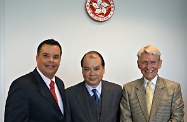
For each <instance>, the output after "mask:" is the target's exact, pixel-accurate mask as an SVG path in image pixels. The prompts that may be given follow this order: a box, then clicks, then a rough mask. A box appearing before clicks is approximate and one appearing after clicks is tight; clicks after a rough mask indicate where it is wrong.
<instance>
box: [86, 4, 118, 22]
mask: <svg viewBox="0 0 187 122" xmlns="http://www.w3.org/2000/svg"><path fill="white" fill-rule="evenodd" d="M114 10H115V6H114V2H113V0H86V11H87V13H88V15H89V16H90V17H91V18H92V19H94V20H96V21H99V22H103V21H106V20H108V19H110V18H111V17H112V15H113V14H114Z"/></svg>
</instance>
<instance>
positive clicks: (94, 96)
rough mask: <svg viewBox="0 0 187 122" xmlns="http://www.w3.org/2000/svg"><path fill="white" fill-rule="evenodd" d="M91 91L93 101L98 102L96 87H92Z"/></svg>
mask: <svg viewBox="0 0 187 122" xmlns="http://www.w3.org/2000/svg"><path fill="white" fill-rule="evenodd" d="M92 92H93V93H94V94H93V95H92V98H93V99H94V100H95V103H96V104H98V103H99V98H98V96H97V93H96V92H97V90H96V89H92Z"/></svg>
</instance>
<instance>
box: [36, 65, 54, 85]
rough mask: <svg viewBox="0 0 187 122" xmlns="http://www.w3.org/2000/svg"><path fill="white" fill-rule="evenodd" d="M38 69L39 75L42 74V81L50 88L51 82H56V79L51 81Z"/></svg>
mask: <svg viewBox="0 0 187 122" xmlns="http://www.w3.org/2000/svg"><path fill="white" fill-rule="evenodd" d="M36 69H37V71H38V73H39V74H40V76H41V77H42V79H43V80H44V82H45V83H46V84H47V86H48V87H49V84H50V82H51V80H52V81H54V82H55V77H53V78H52V79H49V78H48V77H46V76H45V75H44V74H43V73H42V72H41V71H40V70H39V68H38V67H37V68H36Z"/></svg>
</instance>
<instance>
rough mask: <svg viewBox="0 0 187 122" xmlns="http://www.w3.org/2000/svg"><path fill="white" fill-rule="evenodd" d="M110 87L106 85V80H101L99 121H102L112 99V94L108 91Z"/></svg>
mask: <svg viewBox="0 0 187 122" xmlns="http://www.w3.org/2000/svg"><path fill="white" fill-rule="evenodd" d="M110 91H111V90H110V87H108V85H107V82H106V81H102V95H101V96H102V98H101V99H102V105H101V106H102V109H101V117H100V122H104V121H105V118H106V116H107V113H108V109H109V108H110V102H111V101H112V98H113V97H112V94H111V93H110Z"/></svg>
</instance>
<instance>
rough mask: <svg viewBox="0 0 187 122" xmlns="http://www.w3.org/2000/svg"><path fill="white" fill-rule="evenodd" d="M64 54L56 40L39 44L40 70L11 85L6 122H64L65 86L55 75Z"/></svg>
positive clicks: (6, 108) (22, 77)
mask: <svg viewBox="0 0 187 122" xmlns="http://www.w3.org/2000/svg"><path fill="white" fill-rule="evenodd" d="M61 55H62V49H61V46H60V44H59V43H58V42H57V41H55V40H53V39H48V40H45V41H43V42H42V43H40V45H39V46H38V49H37V55H36V61H37V67H36V68H35V69H34V71H32V72H30V73H28V74H26V75H24V76H21V77H19V78H18V79H16V80H15V81H13V82H12V84H11V86H10V89H9V92H8V97H7V100H6V106H5V117H4V119H5V120H4V122H65V120H64V118H65V117H64V114H65V112H66V111H65V110H66V97H65V91H64V83H63V81H62V80H60V79H59V78H58V77H56V76H55V73H56V72H57V70H58V68H59V66H60V61H61Z"/></svg>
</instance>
